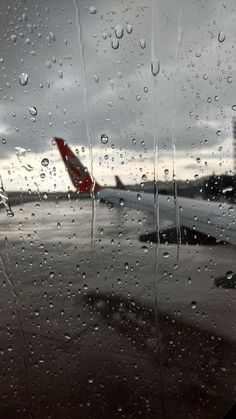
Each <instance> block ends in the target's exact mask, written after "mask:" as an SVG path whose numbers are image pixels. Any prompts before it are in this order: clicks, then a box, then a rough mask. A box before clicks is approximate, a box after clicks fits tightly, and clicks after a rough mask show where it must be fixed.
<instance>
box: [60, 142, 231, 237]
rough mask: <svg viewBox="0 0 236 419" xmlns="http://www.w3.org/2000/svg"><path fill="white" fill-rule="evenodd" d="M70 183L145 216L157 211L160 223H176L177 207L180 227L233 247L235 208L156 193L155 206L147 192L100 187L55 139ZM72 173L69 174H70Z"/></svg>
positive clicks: (105, 200) (151, 196)
mask: <svg viewBox="0 0 236 419" xmlns="http://www.w3.org/2000/svg"><path fill="white" fill-rule="evenodd" d="M55 141H56V143H57V146H58V148H59V151H60V153H61V155H62V158H63V160H64V163H65V165H66V167H67V169H68V172H69V174H70V177H71V180H72V182H73V184H74V186H75V187H76V189H77V190H79V191H80V192H85V191H86V192H88V191H89V192H90V193H91V191H92V190H94V192H95V196H96V198H97V199H99V200H100V201H103V202H107V203H110V204H112V205H115V206H119V207H123V208H128V209H135V210H139V211H144V212H147V213H151V214H154V215H155V213H156V205H157V206H158V211H159V220H160V221H161V220H162V219H165V220H168V221H169V223H170V224H175V223H176V205H178V208H177V211H178V214H179V223H180V226H182V227H186V228H189V229H191V230H193V231H196V232H199V233H203V234H205V235H208V236H210V237H213V238H215V239H216V241H225V242H228V243H231V244H235V245H236V207H235V206H233V205H228V204H224V203H216V202H212V201H203V200H200V199H191V198H183V197H179V198H178V200H177V202H175V200H174V197H173V196H167V195H161V194H158V197H157V203H156V204H155V199H154V195H153V194H151V193H147V192H136V191H128V190H125V189H111V188H103V187H101V186H100V185H98V183H97V182H96V181H95V180H93V179H92V178H91V176H90V174H89V172H88V171H87V170H86V169H85V168H84V166H83V165H82V163H81V162H80V161H79V159H78V157H76V156H75V155H74V154H73V152H72V151H71V150H70V149H69V147H68V146H67V145H66V143H65V142H64V140H62V139H59V138H55ZM71 173H72V174H71Z"/></svg>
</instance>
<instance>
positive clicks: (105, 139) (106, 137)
mask: <svg viewBox="0 0 236 419" xmlns="http://www.w3.org/2000/svg"><path fill="white" fill-rule="evenodd" d="M108 140H109V138H108V136H107V134H102V135H101V142H102V144H107V143H108Z"/></svg>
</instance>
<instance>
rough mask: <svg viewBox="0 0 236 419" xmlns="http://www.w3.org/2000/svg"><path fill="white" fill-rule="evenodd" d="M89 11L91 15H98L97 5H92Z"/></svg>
mask: <svg viewBox="0 0 236 419" xmlns="http://www.w3.org/2000/svg"><path fill="white" fill-rule="evenodd" d="M89 13H90V14H91V15H96V13H97V9H96V7H93V6H91V7H90V8H89Z"/></svg>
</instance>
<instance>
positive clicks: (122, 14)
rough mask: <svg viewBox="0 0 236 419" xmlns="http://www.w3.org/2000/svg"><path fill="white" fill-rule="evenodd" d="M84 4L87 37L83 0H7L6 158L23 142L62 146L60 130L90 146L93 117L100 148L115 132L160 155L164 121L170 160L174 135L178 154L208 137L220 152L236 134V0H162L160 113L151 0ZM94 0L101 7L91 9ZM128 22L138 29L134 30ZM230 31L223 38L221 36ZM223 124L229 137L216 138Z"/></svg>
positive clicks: (117, 138) (40, 147)
mask: <svg viewBox="0 0 236 419" xmlns="http://www.w3.org/2000/svg"><path fill="white" fill-rule="evenodd" d="M77 4H78V6H79V11H80V21H81V29H82V39H79V40H78V31H79V29H80V28H78V27H77V26H76V9H75V6H74V2H73V1H70V2H69V1H68V2H65V1H62V0H60V1H58V0H50V1H42V2H40V3H39V4H38V6H36V4H34V3H32V2H30V1H25V2H22V3H19V4H17V6H16V7H15V3H14V2H13V1H12V2H8V1H2V2H1V5H0V13H1V14H0V18H1V44H2V45H3V46H4V48H3V49H2V53H1V66H2V72H1V81H0V87H1V92H0V93H1V97H2V101H1V114H0V133H1V134H0V135H1V136H2V137H3V136H4V138H5V139H6V144H2V143H0V147H1V153H0V158H6V156H10V155H11V154H13V153H15V147H23V148H26V149H27V148H30V149H31V150H32V151H34V152H46V151H47V150H48V151H50V150H53V146H52V144H51V139H52V138H53V136H55V135H60V136H62V137H64V138H65V139H66V140H67V141H68V142H70V143H71V144H74V145H80V146H81V145H85V146H88V145H89V140H88V136H87V130H86V124H85V120H86V116H87V118H88V121H89V125H90V128H91V139H90V140H91V142H92V145H93V146H96V147H99V145H100V136H101V134H102V133H106V134H107V135H108V137H109V144H114V145H115V147H116V148H117V149H119V148H120V147H121V148H122V149H123V150H124V151H125V150H130V152H131V153H132V152H133V150H134V151H137V152H140V153H141V152H142V150H143V145H141V143H142V141H143V142H144V143H145V146H146V148H147V149H148V153H149V154H150V155H151V156H152V155H153V135H154V126H155V125H154V119H155V118H157V127H158V141H159V156H160V157H163V158H164V157H165V158H166V157H168V156H169V157H170V159H171V158H172V154H173V152H172V134H173V138H174V141H175V143H176V150H177V157H178V153H180V154H181V153H186V156H187V153H189V152H190V151H191V150H192V148H193V145H194V150H198V152H199V153H200V152H201V150H202V148H203V144H206V142H207V146H206V145H205V148H204V150H206V147H208V149H209V158H210V156H211V153H212V150H214V148H217V147H219V145H220V144H223V142H224V141H225V140H226V138H228V137H229V135H230V120H231V118H232V114H233V111H232V109H231V107H232V105H234V100H235V99H234V91H235V83H236V81H235V76H236V74H235V66H234V61H235V58H234V57H235V52H234V49H235V37H234V36H233V34H234V32H235V29H234V28H235V13H234V12H235V4H234V0H229V1H228V2H227V4H226V5H223V4H221V3H220V2H217V4H215V2H214V4H213V3H211V4H208V3H206V2H205V1H203V0H199V1H198V2H196V3H192V2H189V1H187V0H179V1H178V0H176V1H173V0H168V1H164V0H163V1H161V2H158V4H159V6H158V7H159V11H158V21H157V25H158V28H157V29H158V32H159V52H158V53H159V57H160V62H161V70H160V73H159V75H158V76H157V87H156V90H157V91H156V97H157V102H158V105H157V114H156V115H155V113H154V100H155V87H154V80H153V79H154V78H153V76H152V74H151V71H150V65H151V64H150V60H151V29H152V28H151V21H152V20H151V15H152V10H151V2H150V1H144V2H143V1H141V0H138V1H135V2H131V1H130V2H126V3H125V4H123V3H120V4H119V3H118V4H117V2H116V1H114V0H113V1H111V0H109V1H108V0H102V1H94V2H93V3H91V4H90V3H89V4H88V2H87V1H85V0H83V1H82V0H78V1H77ZM91 5H92V6H93V7H95V8H96V10H97V13H95V14H94V13H90V11H89V7H90V6H91ZM9 6H10V10H9ZM117 25H121V26H122V27H123V36H122V37H121V38H120V39H118V38H117V37H116V35H115V28H116V26H117ZM127 25H132V27H133V30H132V33H130V34H129V33H127V30H126V28H127ZM221 32H224V33H225V40H224V41H223V42H219V39H218V35H219V33H221ZM140 39H143V40H144V41H145V43H146V46H145V48H142V47H141V45H140ZM114 40H116V42H119V47H118V48H117V49H114V48H112V42H113V41H114ZM178 40H179V42H178ZM141 43H142V42H141ZM178 44H179V51H178V49H177V48H178ZM81 47H82V48H83V51H81ZM82 55H83V58H84V63H83V60H81V56H82ZM177 56H178V62H176V59H177ZM83 65H85V72H86V79H87V86H84V77H83ZM22 72H24V73H27V74H28V75H29V81H28V84H27V85H26V86H22V85H20V82H19V74H21V73H22ZM86 94H87V105H86V106H87V115H85V112H86V106H85V101H84V100H85V98H84V96H85V95H86ZM30 106H35V107H36V108H37V115H36V116H32V115H31V114H30V112H29V107H30ZM219 130H221V131H222V135H221V136H219V135H217V134H216V133H217V131H219ZM132 138H135V139H136V145H134V144H133V142H132Z"/></svg>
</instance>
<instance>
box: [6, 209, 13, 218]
mask: <svg viewBox="0 0 236 419" xmlns="http://www.w3.org/2000/svg"><path fill="white" fill-rule="evenodd" d="M7 216H8V217H14V212H13V211H12V210H10V209H8V210H7Z"/></svg>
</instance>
